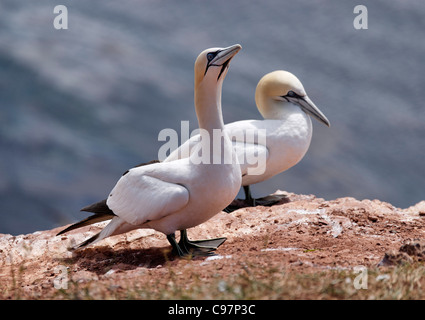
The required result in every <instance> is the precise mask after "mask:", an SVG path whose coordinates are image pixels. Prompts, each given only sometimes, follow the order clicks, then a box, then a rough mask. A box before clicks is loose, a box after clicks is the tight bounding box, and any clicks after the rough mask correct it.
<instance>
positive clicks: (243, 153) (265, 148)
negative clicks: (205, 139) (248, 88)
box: [164, 70, 330, 212]
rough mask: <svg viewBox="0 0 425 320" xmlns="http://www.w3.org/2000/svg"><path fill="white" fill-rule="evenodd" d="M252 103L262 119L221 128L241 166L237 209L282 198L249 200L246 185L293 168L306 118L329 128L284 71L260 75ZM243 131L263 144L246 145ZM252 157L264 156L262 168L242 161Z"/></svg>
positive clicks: (304, 143) (305, 136)
mask: <svg viewBox="0 0 425 320" xmlns="http://www.w3.org/2000/svg"><path fill="white" fill-rule="evenodd" d="M255 102H256V105H257V108H258V110H259V111H260V113H261V115H262V116H263V118H264V120H243V121H237V122H233V123H229V124H226V125H225V131H226V132H227V133H228V135H229V136H230V137H231V138H232V139H233V145H234V147H235V151H236V153H237V154H238V158H239V162H240V163H241V172H242V186H243V188H244V191H245V201H244V202H245V203H244V204H243V205H241V206H255V205H272V204H275V203H277V202H279V201H280V200H281V199H282V197H284V196H277V195H275V196H268V197H264V198H260V199H253V198H252V196H251V192H250V185H251V184H255V183H259V182H262V181H265V180H267V179H269V178H271V177H273V176H275V175H277V174H279V173H281V172H283V171H285V170H287V169H289V168H291V167H293V166H294V165H296V164H297V163H298V162H299V161H300V160H301V159H302V158H303V157H304V155H305V154H306V152H307V150H308V148H309V146H310V141H311V137H312V133H313V126H312V123H311V119H310V117H309V116H308V115H310V116H313V117H315V118H316V119H317V120H319V121H320V122H322V123H324V124H325V125H327V126H330V123H329V120H328V119H327V118H326V117H325V115H324V114H323V113H322V112H321V111H320V110H319V108H317V107H316V105H315V104H314V103H313V102H312V101H311V100H310V98H309V97H308V96H307V94H306V92H305V90H304V87H303V85H302V83H301V81H300V80H298V78H297V77H296V76H295V75H293V74H292V73H290V72H287V71H283V70H277V71H274V72H271V73H268V74H266V75H265V76H263V77H262V78H261V79H260V81H259V82H258V85H257V88H256V91H255ZM259 129H264V130H259ZM247 131H251V132H252V131H254V132H258V133H257V134H258V135H259V136H261V135H263V134H265V135H266V136H265V137H262V138H263V139H261V138H258V137H257V139H256V141H266V144H265V145H263V144H260V143H251V144H250V143H247V142H246V141H244V140H241V139H240V137H242V138H245V137H246V135H245V133H246V132H247ZM264 138H265V139H264ZM199 140H200V138H199V136H193V137H192V138H190V139H189V140H187V141H186V142H185V143H184V144H183V145H182V146H180V147H179V148H178V149H176V150H174V151H173V152H172V153H171V154H170V155H169V157H167V159H165V160H164V162H169V161H174V160H176V159H178V158H181V157H182V155H183V154H184V152H182V150H190V153H191V152H192V150H193V148H194V147H195V146H196V144H197V143H199ZM254 155H256V156H257V157H258V155H263V156H264V157H265V159H266V161H265V162H264V163H263V166H261V167H258V164H254V165H253V164H249V163H247V162H246V161H244V159H247V158H249V157H251V158H252V157H253V156H254ZM256 166H257V167H256ZM254 167H256V168H254ZM248 169H251V171H249V170H248ZM238 207H240V206H235V205H232V206H229V207H228V208H227V209H226V211H228V212H230V211H233V210H235V209H237V208H238Z"/></svg>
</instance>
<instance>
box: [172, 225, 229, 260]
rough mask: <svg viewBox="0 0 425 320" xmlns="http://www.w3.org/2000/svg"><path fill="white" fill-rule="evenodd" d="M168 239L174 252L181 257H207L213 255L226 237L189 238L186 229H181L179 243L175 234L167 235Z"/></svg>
mask: <svg viewBox="0 0 425 320" xmlns="http://www.w3.org/2000/svg"><path fill="white" fill-rule="evenodd" d="M167 239H168V241H169V242H170V244H171V246H172V247H173V253H174V254H176V255H178V256H179V257H186V256H192V257H206V256H213V255H215V253H214V252H213V251H215V250H216V249H217V248H218V247H219V246H220V245H221V244H222V243H223V242H224V241H226V238H216V239H207V240H189V238H188V237H187V231H186V230H180V241H179V242H178V243H177V241H176V238H175V236H174V234H171V235H167Z"/></svg>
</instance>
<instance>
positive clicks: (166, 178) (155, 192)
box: [61, 45, 241, 255]
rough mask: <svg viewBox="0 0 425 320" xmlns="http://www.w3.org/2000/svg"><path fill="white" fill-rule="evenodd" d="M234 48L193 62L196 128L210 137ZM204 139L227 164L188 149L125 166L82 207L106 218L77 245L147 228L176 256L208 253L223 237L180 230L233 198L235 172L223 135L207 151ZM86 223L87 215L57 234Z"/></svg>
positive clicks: (218, 122) (218, 121)
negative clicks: (196, 237)
mask: <svg viewBox="0 0 425 320" xmlns="http://www.w3.org/2000/svg"><path fill="white" fill-rule="evenodd" d="M240 49H241V46H240V45H234V46H231V47H228V48H211V49H207V50H205V51H203V52H202V53H201V54H200V55H199V56H198V58H197V60H196V62H195V108H196V113H197V117H198V121H199V126H200V128H201V129H204V130H205V131H206V132H208V133H210V137H212V136H213V134H212V132H213V130H223V129H224V127H223V119H222V112H221V90H222V83H223V80H224V78H225V76H226V73H227V70H228V64H229V62H230V60H231V59H232V58H233V57H234V56H235V55H236V54H237V53H238V52H239V50H240ZM207 142H208V143H207ZM209 142H210V141H204V144H205V150H207V151H210V152H211V154H210V155H209V158H210V159H224V158H229V159H231V163H228V164H225V163H223V162H220V163H201V164H196V162H194V161H193V159H192V158H193V157H195V156H196V155H195V153H194V154H193V155H192V156H190V157H189V158H185V159H180V160H176V161H173V162H164V163H154V164H149V165H144V166H138V167H135V168H132V169H130V170H128V171H127V172H126V173H125V174H124V175H123V176H122V177H121V178H120V179H119V181H118V182H117V184H116V185H115V187H114V188H113V190H112V191H111V193H110V194H109V196H108V198H107V199H106V202H105V201H101V202H99V203H97V204H94V205H92V206H90V207H87V208H85V209H84V210H85V211H91V212H95V213H96V214H95V215H94V216H92V217H94V218H93V219H92V220H93V221H96V222H98V221H99V220H102V219H103V218H102V217H104V216H105V215H107V217H106V218H105V219H103V220H106V219H108V218H109V219H110V218H112V220H111V221H110V223H109V224H108V225H107V226H106V227H105V228H104V229H103V230H102V231H101V232H100V233H99V234H98V235H96V236H94V237H92V238H91V239H89V240H87V241H85V242H84V243H83V244H81V245H80V246H79V247H84V246H86V245H89V244H93V243H96V242H98V241H100V240H102V239H104V238H106V237H109V236H112V235H116V234H120V233H124V232H128V231H130V230H133V229H137V228H152V229H155V230H157V231H160V232H163V233H164V234H166V235H167V238H168V240H169V241H170V243H171V244H172V246H173V248H174V250H175V251H176V253H178V254H179V255H186V254H188V253H190V252H195V253H199V254H210V253H211V251H212V250H214V249H216V247H217V246H218V245H220V244H221V243H222V242H223V241H224V240H225V239H224V238H220V239H213V240H206V241H203V240H200V241H192V242H191V241H189V240H188V239H187V236H186V232H185V229H187V228H191V227H194V226H197V225H199V224H201V223H203V222H205V221H207V220H208V219H210V218H211V217H212V216H214V215H215V214H217V213H218V212H220V211H221V210H222V209H224V208H225V207H226V206H227V205H228V204H229V203H230V202H231V201H232V200H233V199H234V197H235V196H236V195H237V193H238V190H239V187H240V184H241V171H240V167H239V163H238V161H237V157H236V154H235V153H234V151H233V148H232V143H231V141H230V140H229V138H228V137H227V135H224V138H223V139H222V140H221V141H220V148H219V150H212V149H211V148H210V146H211V145H212V143H209ZM200 146H203V145H200ZM216 151H220V153H219V154H218V153H217V152H216ZM212 195H213V196H212ZM99 208H100V209H99ZM105 212H106V213H105ZM99 216H100V217H99ZM89 223H90V218H88V219H86V220H85V221H83V222H80V223H77V224H75V225H74V226H71V227H69V228H67V229H65V230H63V231H62V232H61V233H64V232H67V231H69V230H72V229H75V228H77V227H80V226H83V225H87V224H89ZM177 230H181V231H183V232H182V239H181V240H180V242H179V244H177V242H176V241H175V239H174V233H175V231H177ZM215 240H217V241H215ZM203 244H205V245H203ZM208 244H210V246H208Z"/></svg>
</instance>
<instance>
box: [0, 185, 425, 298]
mask: <svg viewBox="0 0 425 320" xmlns="http://www.w3.org/2000/svg"><path fill="white" fill-rule="evenodd" d="M278 193H285V192H281V191H278ZM286 194H287V201H283V202H282V203H281V204H277V205H275V206H272V207H255V208H243V209H239V210H236V211H234V212H232V213H229V214H228V213H224V212H221V213H219V214H218V215H216V216H215V217H214V218H212V219H211V220H209V221H207V222H206V223H204V224H202V225H200V226H198V227H196V228H193V229H190V230H189V237H190V238H192V239H201V238H212V237H218V236H225V237H227V241H226V242H225V243H224V244H223V245H222V246H221V247H220V248H218V250H217V252H216V253H217V255H216V256H214V257H209V258H196V259H194V260H192V261H191V263H190V266H191V267H193V268H196V270H197V271H198V272H202V270H205V272H206V273H208V272H209V270H210V268H214V270H216V271H215V272H217V270H219V272H220V273H222V274H223V275H224V274H229V273H232V272H235V270H234V269H233V268H235V264H234V263H231V262H232V261H233V262H234V261H239V262H240V261H249V262H250V263H259V264H264V265H265V266H276V267H282V268H286V269H288V268H289V269H291V270H297V271H299V272H303V270H306V269H317V270H320V269H329V268H348V269H349V268H353V267H355V266H359V265H362V266H365V267H368V268H375V267H379V266H388V265H394V264H398V263H400V261H403V262H411V261H423V259H424V256H425V253H424V252H425V250H424V245H423V244H421V243H419V239H422V238H423V237H424V233H425V216H424V215H425V201H422V202H420V203H418V204H416V205H415V206H412V207H410V208H407V209H400V208H396V207H394V206H392V205H391V204H389V203H385V202H381V201H379V200H356V199H354V198H340V199H336V200H331V201H326V200H324V199H321V198H316V197H315V196H313V195H297V194H292V193H286ZM105 223H107V222H103V223H102V224H103V225H104V224H105ZM102 224H98V225H95V226H90V227H85V228H83V229H80V230H75V231H72V232H70V233H69V234H66V235H62V236H56V234H57V232H58V231H59V230H61V229H62V228H57V229H53V230H47V231H39V232H35V233H32V234H25V235H18V236H12V235H6V234H3V235H0V298H4V297H11V296H12V292H13V290H16V288H17V287H19V288H20V289H19V290H20V293H21V294H22V295H23V296H24V297H31V298H33V297H39V296H43V295H44V294H46V293H48V292H51V291H52V290H57V289H55V284H56V287H57V281H58V279H60V276H61V274H63V273H66V275H67V277H68V278H67V279H69V280H72V281H74V282H76V283H79V282H87V281H93V280H95V281H98V282H100V283H101V282H108V281H114V282H119V281H121V280H120V279H123V278H126V279H137V281H147V279H149V280H152V279H155V278H160V277H162V275H163V272H164V269H165V267H164V266H165V265H166V264H167V263H170V261H171V263H179V262H174V261H177V260H178V259H175V258H174V257H173V256H172V255H171V253H170V246H169V244H168V242H167V240H166V239H165V236H164V235H163V234H161V233H158V232H155V231H153V230H137V231H133V232H130V233H127V234H123V235H119V236H114V237H110V238H108V239H105V240H103V241H101V242H100V243H98V244H96V245H94V246H92V247H89V248H86V249H84V250H80V251H69V250H68V248H69V247H71V246H73V245H75V244H76V243H78V242H81V241H83V240H85V239H86V238H87V237H90V236H91V235H93V234H94V233H96V232H98V231H99V230H100V229H101V227H102ZM55 281H56V282H55Z"/></svg>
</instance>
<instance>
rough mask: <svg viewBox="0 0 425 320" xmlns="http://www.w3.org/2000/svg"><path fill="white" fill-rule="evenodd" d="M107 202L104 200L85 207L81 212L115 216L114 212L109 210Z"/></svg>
mask: <svg viewBox="0 0 425 320" xmlns="http://www.w3.org/2000/svg"><path fill="white" fill-rule="evenodd" d="M106 200H107V199H105V200H102V201H99V202H96V203H93V204H91V205H89V206H87V207H84V208H83V209H81V211H86V212H93V213H95V214H102V215H103V214H107V215H112V216H115V214H114V213H113V211H112V210H111V209H109V207H108V205H107V204H106Z"/></svg>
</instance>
